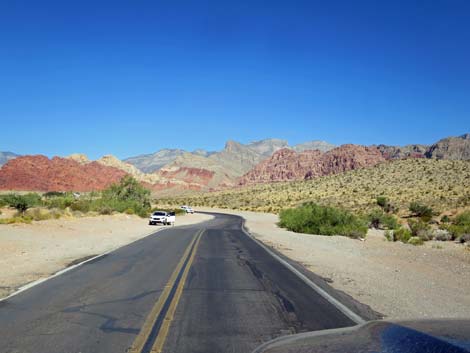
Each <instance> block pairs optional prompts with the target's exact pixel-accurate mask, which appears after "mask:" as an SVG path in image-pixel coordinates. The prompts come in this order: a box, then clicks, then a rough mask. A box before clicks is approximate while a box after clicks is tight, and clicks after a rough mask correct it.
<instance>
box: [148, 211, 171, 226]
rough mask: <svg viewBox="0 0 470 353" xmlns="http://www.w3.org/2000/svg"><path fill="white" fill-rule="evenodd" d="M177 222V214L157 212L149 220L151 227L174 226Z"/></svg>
mask: <svg viewBox="0 0 470 353" xmlns="http://www.w3.org/2000/svg"><path fill="white" fill-rule="evenodd" d="M175 221H176V215H175V212H166V211H155V212H153V213H152V214H151V216H150V218H149V225H157V224H163V225H174V224H175Z"/></svg>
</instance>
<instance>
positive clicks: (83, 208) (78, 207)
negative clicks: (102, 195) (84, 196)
mask: <svg viewBox="0 0 470 353" xmlns="http://www.w3.org/2000/svg"><path fill="white" fill-rule="evenodd" d="M91 204H92V202H91V201H90V200H76V201H74V202H72V203H71V204H70V209H71V210H72V211H80V212H83V213H87V212H89V211H90V210H91Z"/></svg>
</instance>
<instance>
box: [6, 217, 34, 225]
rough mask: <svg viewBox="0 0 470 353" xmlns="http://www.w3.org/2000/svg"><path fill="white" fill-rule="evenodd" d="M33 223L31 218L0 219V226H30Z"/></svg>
mask: <svg viewBox="0 0 470 353" xmlns="http://www.w3.org/2000/svg"><path fill="white" fill-rule="evenodd" d="M32 221H33V218H32V217H31V216H26V215H23V216H16V217H11V218H3V219H0V224H14V223H27V224H30V223H31V222H32Z"/></svg>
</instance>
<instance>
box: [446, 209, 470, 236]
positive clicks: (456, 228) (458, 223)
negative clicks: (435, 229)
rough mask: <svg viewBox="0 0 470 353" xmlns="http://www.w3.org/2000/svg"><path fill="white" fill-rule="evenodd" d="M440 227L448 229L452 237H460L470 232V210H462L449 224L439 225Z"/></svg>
mask: <svg viewBox="0 0 470 353" xmlns="http://www.w3.org/2000/svg"><path fill="white" fill-rule="evenodd" d="M441 228H442V229H445V230H448V231H449V232H450V233H451V234H452V237H453V239H459V240H460V239H461V238H462V237H464V236H465V235H468V234H470V211H465V212H462V213H461V214H459V215H457V217H455V219H454V220H453V221H452V223H451V224H445V225H442V226H441Z"/></svg>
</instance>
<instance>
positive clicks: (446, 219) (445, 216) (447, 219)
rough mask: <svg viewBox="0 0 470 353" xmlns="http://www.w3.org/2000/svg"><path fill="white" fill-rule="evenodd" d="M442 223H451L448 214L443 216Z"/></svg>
mask: <svg viewBox="0 0 470 353" xmlns="http://www.w3.org/2000/svg"><path fill="white" fill-rule="evenodd" d="M441 223H450V217H449V216H448V215H444V216H442V217H441Z"/></svg>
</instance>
